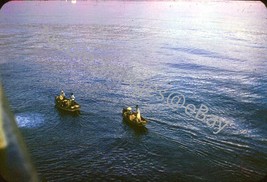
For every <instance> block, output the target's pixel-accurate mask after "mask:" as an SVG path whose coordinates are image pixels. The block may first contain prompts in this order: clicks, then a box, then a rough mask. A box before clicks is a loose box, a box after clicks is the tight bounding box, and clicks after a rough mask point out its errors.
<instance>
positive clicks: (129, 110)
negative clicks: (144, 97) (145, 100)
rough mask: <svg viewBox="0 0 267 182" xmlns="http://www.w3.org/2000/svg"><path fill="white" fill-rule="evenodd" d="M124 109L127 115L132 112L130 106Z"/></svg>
mask: <svg viewBox="0 0 267 182" xmlns="http://www.w3.org/2000/svg"><path fill="white" fill-rule="evenodd" d="M126 110H127V114H128V115H131V114H132V108H131V107H127V109H126Z"/></svg>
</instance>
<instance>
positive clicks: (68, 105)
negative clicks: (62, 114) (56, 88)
mask: <svg viewBox="0 0 267 182" xmlns="http://www.w3.org/2000/svg"><path fill="white" fill-rule="evenodd" d="M55 105H56V107H57V108H58V109H60V110H62V111H67V112H70V113H77V114H79V113H80V108H81V106H80V105H79V104H78V103H77V102H75V101H72V100H71V99H67V98H64V97H63V96H61V95H60V96H56V97H55Z"/></svg>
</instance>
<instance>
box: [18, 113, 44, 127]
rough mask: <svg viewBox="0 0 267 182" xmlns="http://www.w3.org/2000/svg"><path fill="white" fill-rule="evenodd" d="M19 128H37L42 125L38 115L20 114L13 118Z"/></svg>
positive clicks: (41, 118) (42, 119) (42, 117)
mask: <svg viewBox="0 0 267 182" xmlns="http://www.w3.org/2000/svg"><path fill="white" fill-rule="evenodd" d="M15 118H16V122H17V125H18V127H19V128H38V127H40V126H42V125H43V123H44V116H43V115H42V114H40V113H20V114H17V115H16V116H15Z"/></svg>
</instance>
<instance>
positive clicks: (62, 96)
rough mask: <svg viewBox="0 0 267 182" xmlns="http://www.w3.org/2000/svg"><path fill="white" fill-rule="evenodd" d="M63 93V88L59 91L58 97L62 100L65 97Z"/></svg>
mask: <svg viewBox="0 0 267 182" xmlns="http://www.w3.org/2000/svg"><path fill="white" fill-rule="evenodd" d="M65 96H66V95H65V93H64V91H63V90H61V92H60V95H59V99H60V100H64V99H65Z"/></svg>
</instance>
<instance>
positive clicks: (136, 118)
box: [122, 105, 148, 127]
mask: <svg viewBox="0 0 267 182" xmlns="http://www.w3.org/2000/svg"><path fill="white" fill-rule="evenodd" d="M122 117H123V120H124V121H125V122H127V123H128V124H130V125H132V126H138V127H144V126H145V125H146V124H147V122H148V121H147V120H146V119H145V118H143V117H142V116H141V114H140V109H139V107H138V105H136V112H132V108H131V107H127V108H123V110H122Z"/></svg>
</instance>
